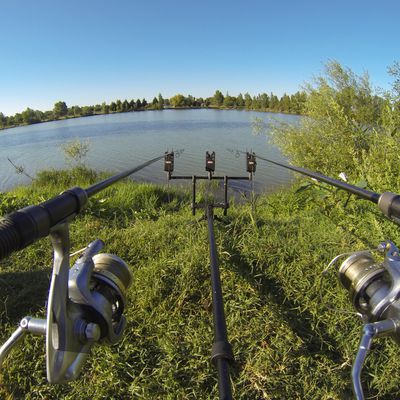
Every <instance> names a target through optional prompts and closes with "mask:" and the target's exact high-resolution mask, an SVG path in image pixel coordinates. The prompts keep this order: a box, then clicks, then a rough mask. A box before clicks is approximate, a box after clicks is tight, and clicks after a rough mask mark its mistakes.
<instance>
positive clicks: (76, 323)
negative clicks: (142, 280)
mask: <svg viewBox="0 0 400 400" xmlns="http://www.w3.org/2000/svg"><path fill="white" fill-rule="evenodd" d="M50 238H51V242H52V245H53V248H54V264H53V273H52V278H51V284H50V292H49V298H48V304H47V319H39V318H31V317H25V318H23V319H22V320H21V322H20V325H19V327H18V328H17V330H16V331H15V332H14V333H13V334H12V335H11V337H10V338H9V339H8V340H7V342H6V343H5V344H4V345H3V346H2V347H1V348H0V366H1V364H2V363H3V361H4V359H5V357H6V356H7V355H8V353H9V352H10V351H11V349H12V348H13V347H14V346H15V345H16V344H17V343H18V342H19V341H20V340H21V339H22V338H23V336H24V335H25V334H27V333H33V334H38V335H44V336H45V337H46V368H47V379H48V381H49V382H50V383H64V382H68V381H71V380H74V379H76V378H77V377H78V375H79V373H80V371H81V369H82V367H83V363H84V361H85V360H86V359H87V357H88V356H89V353H90V349H91V347H92V345H93V344H94V343H97V342H100V341H106V342H108V343H110V344H114V343H116V342H118V341H119V340H120V339H121V337H122V334H123V332H124V329H125V326H126V319H125V317H124V315H123V312H124V308H125V304H126V292H127V289H128V287H129V286H130V284H131V282H132V274H131V271H130V269H129V267H128V265H127V264H126V263H125V262H124V261H123V260H122V259H121V258H119V257H117V256H115V255H112V254H104V253H101V254H99V251H100V250H101V249H102V248H103V246H104V243H103V242H102V241H101V240H95V241H94V242H92V243H90V244H89V245H88V246H87V247H86V248H85V249H83V251H82V254H81V255H80V257H79V258H78V259H77V261H76V262H75V264H74V265H73V266H72V268H70V254H69V252H70V241H69V230H68V224H67V223H66V222H65V223H61V224H59V225H57V226H55V227H54V228H53V229H52V231H51V233H50ZM75 254H76V253H75Z"/></svg>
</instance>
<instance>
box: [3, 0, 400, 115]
mask: <svg viewBox="0 0 400 400" xmlns="http://www.w3.org/2000/svg"><path fill="white" fill-rule="evenodd" d="M399 15H400V2H399V1H398V0H379V1H377V0H374V1H371V0H363V1H361V0H353V1H352V0H347V1H343V0H334V1H325V0H318V1H317V0H287V1H283V0H281V1H270V0H264V1H255V0H246V1H244V0H243V1H235V0H231V1H218V0H214V1H209V0H202V1H198V2H194V1H187V0H186V1H175V0H170V1H159V0H151V1H146V2H144V1H136V0H131V1H128V0H121V1H114V2H112V1H103V0H98V1H92V0H80V1H76V0H68V1H63V2H60V1H57V0H51V1H50V0H35V1H32V0H0V49H1V50H0V112H3V113H4V114H6V115H10V114H14V113H15V112H19V111H22V110H24V109H25V108H26V107H31V108H34V109H40V110H47V109H52V108H53V104H54V103H55V102H56V101H59V100H64V101H66V103H67V105H69V106H71V105H74V104H79V105H89V104H96V103H101V102H103V101H106V102H110V101H112V100H116V99H122V100H123V99H125V98H127V99H128V100H129V99H132V98H135V99H136V98H138V97H140V98H142V97H146V98H147V99H150V100H151V99H152V98H153V97H154V96H156V95H157V94H158V93H159V92H161V93H162V94H163V96H164V97H171V96H173V95H174V94H176V93H182V94H184V95H187V94H192V95H194V96H196V97H206V96H210V95H212V94H213V93H214V91H215V89H220V90H221V91H222V92H223V93H226V92H229V93H230V94H232V95H237V94H238V93H239V92H242V93H244V92H249V93H251V94H257V93H260V92H270V91H273V92H274V93H276V94H278V95H282V94H283V93H284V92H287V93H294V92H295V91H297V90H298V89H299V88H300V87H301V85H302V84H304V82H309V81H310V80H311V79H312V77H313V75H317V74H320V73H321V72H322V71H323V65H324V63H325V62H326V61H327V60H329V59H335V60H338V61H339V62H341V63H342V64H343V65H345V66H348V67H350V68H351V69H353V70H354V71H355V72H356V73H363V72H364V71H368V72H369V74H370V77H371V81H372V83H373V85H374V86H379V87H383V88H388V87H389V84H390V77H389V76H388V74H387V67H388V66H389V65H391V64H393V62H394V61H395V60H398V61H400V53H399V50H400V40H399V39H400V24H399V22H398V21H399Z"/></svg>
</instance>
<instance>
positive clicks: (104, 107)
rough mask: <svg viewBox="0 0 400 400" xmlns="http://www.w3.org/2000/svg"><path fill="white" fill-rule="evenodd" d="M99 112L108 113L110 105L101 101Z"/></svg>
mask: <svg viewBox="0 0 400 400" xmlns="http://www.w3.org/2000/svg"><path fill="white" fill-rule="evenodd" d="M101 112H102V113H103V114H109V113H110V106H109V105H108V104H106V102H105V101H103V103H101Z"/></svg>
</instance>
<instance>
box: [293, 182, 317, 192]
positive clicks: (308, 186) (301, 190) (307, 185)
mask: <svg viewBox="0 0 400 400" xmlns="http://www.w3.org/2000/svg"><path fill="white" fill-rule="evenodd" d="M311 186H313V185H312V183H303V184H302V185H300V187H299V188H298V189H297V190H296V191H295V193H296V194H297V193H301V192H304V191H305V190H307V189H308V188H310V187H311Z"/></svg>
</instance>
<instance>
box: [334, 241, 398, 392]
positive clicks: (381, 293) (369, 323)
mask: <svg viewBox="0 0 400 400" xmlns="http://www.w3.org/2000/svg"><path fill="white" fill-rule="evenodd" d="M376 251H378V252H380V253H382V254H383V256H384V259H383V262H377V261H376V260H375V258H374V257H373V256H372V253H371V251H361V252H356V253H353V254H352V255H350V257H348V258H347V259H346V260H345V261H344V262H343V263H342V265H341V266H340V268H339V273H338V277H339V281H340V282H341V284H342V286H343V287H344V288H345V289H346V290H347V291H348V292H349V296H350V300H351V302H352V304H353V306H354V308H355V309H356V310H357V313H358V315H359V316H360V317H361V318H362V320H363V322H364V326H363V333H362V336H361V341H360V345H359V348H358V353H357V356H356V359H355V361H354V364H353V368H352V381H353V390H354V393H355V396H356V398H357V399H364V395H363V391H362V387H361V369H362V366H363V364H364V361H365V358H366V356H367V354H368V351H369V349H370V347H371V344H372V341H373V339H374V338H375V337H382V336H389V337H391V338H393V339H394V340H395V341H396V342H397V343H398V344H400V254H399V249H398V248H397V247H396V246H395V245H394V244H393V243H392V242H390V241H387V242H383V243H381V244H380V245H379V246H378V248H377V249H376ZM338 257H340V256H338ZM338 257H336V258H335V259H334V261H336V260H337V259H338ZM331 264H332V263H331Z"/></svg>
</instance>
